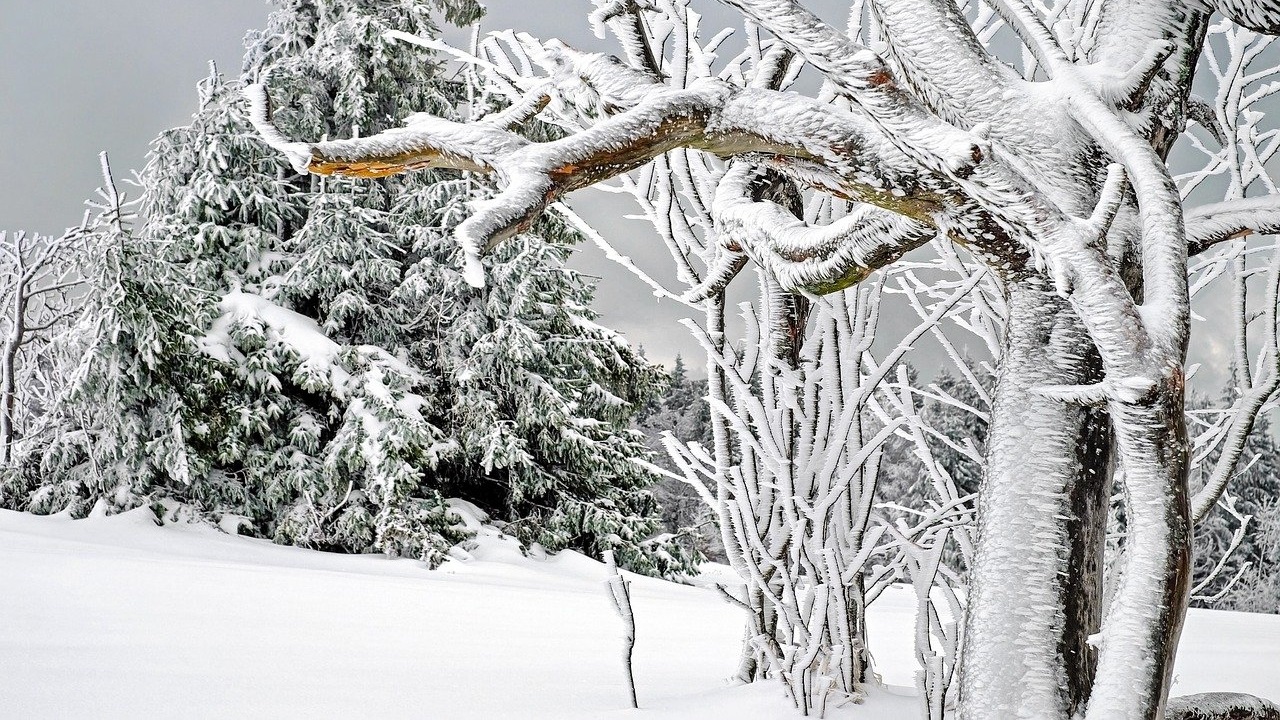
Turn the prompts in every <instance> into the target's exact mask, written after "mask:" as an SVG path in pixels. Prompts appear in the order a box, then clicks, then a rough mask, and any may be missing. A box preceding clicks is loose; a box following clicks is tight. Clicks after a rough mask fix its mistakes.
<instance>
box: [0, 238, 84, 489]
mask: <svg viewBox="0 0 1280 720" xmlns="http://www.w3.org/2000/svg"><path fill="white" fill-rule="evenodd" d="M92 235H93V233H92V231H91V229H90V228H89V226H88V223H87V221H86V223H85V224H82V225H81V226H80V227H77V228H73V229H70V230H68V231H67V232H65V233H64V234H63V235H61V236H59V237H51V236H42V235H39V234H36V233H27V232H22V231H18V232H15V233H12V234H10V233H8V232H0V303H3V315H0V337H2V338H3V342H2V343H0V466H2V467H6V468H7V467H9V465H10V464H11V463H12V462H13V457H14V450H15V446H16V444H17V443H18V441H19V440H20V439H22V438H23V437H24V436H25V435H27V434H28V433H29V432H31V431H32V430H33V429H34V427H35V426H36V425H37V423H38V421H39V418H40V417H41V415H42V414H43V413H44V412H45V411H47V410H48V408H49V406H50V404H51V403H52V402H53V400H54V397H55V396H56V394H57V393H58V392H59V390H60V386H59V383H58V380H59V379H58V378H57V377H55V376H54V374H53V371H54V369H55V366H56V364H57V362H58V358H59V352H60V350H61V349H62V346H61V344H60V343H58V342H57V341H56V338H57V337H59V336H60V335H62V334H63V333H64V332H66V330H67V329H68V328H69V327H70V326H71V325H72V324H73V323H74V322H75V319H76V316H77V315H78V314H79V312H80V311H81V310H82V309H83V307H84V304H85V303H84V293H83V287H82V286H83V283H84V278H83V277H82V276H81V274H80V263H81V262H82V261H83V259H84V251H85V246H86V242H87V241H88V239H89V238H90V237H92Z"/></svg>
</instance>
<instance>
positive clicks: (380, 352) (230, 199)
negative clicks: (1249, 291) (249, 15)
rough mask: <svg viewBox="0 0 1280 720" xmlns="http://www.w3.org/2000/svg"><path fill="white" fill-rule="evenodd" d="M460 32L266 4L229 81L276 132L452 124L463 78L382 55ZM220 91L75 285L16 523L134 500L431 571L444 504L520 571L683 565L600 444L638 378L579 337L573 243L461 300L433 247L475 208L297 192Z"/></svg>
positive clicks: (642, 474) (340, 191) (667, 569)
mask: <svg viewBox="0 0 1280 720" xmlns="http://www.w3.org/2000/svg"><path fill="white" fill-rule="evenodd" d="M478 12H479V6H478V5H477V4H475V3H473V2H458V1H453V2H432V3H422V2H408V1H406V2H392V3H387V2H369V1H367V0H350V1H347V2H336V3H335V2H324V3H318V2H302V1H300V2H293V3H286V4H283V5H282V7H281V8H280V9H279V10H277V11H275V12H274V13H273V14H272V15H271V17H270V19H269V22H268V27H267V29H266V30H265V31H263V32H260V33H253V34H251V35H250V37H249V40H248V51H247V55H246V66H245V74H246V75H247V76H248V77H250V78H271V80H272V82H273V83H275V84H276V85H277V86H278V87H280V88H281V90H282V93H283V94H285V95H286V96H287V98H288V99H289V101H290V105H289V108H287V109H282V110H281V112H280V113H279V114H278V115H277V117H276V120H277V121H278V122H279V123H281V124H282V125H283V126H286V127H289V128H291V130H292V131H295V132H299V133H320V134H331V135H342V136H345V135H353V134H354V135H358V134H360V133H361V132H362V131H363V132H370V133H373V132H379V131H382V130H384V129H386V128H387V127H389V126H391V125H392V124H393V123H394V122H395V121H396V120H397V119H398V118H399V117H400V116H402V115H403V114H404V113H405V112H407V109H408V108H414V109H426V110H430V111H432V112H436V113H447V114H454V113H461V114H456V115H451V116H454V117H457V118H459V119H462V118H464V117H465V112H467V110H466V108H465V107H462V108H461V109H459V110H455V108H456V107H459V106H465V102H466V100H467V98H468V97H469V96H468V89H467V87H466V86H465V84H464V83H460V82H456V81H452V80H449V79H448V78H445V77H444V76H442V75H441V74H440V73H439V70H440V65H439V63H438V62H437V61H436V60H435V59H434V58H433V53H432V52H431V51H428V50H422V49H419V50H415V51H413V52H409V53H404V52H394V53H393V52H389V51H388V50H387V47H388V41H387V40H386V39H385V38H384V35H385V34H386V33H387V32H388V31H389V30H391V29H393V28H396V29H408V30H411V31H413V32H415V33H418V34H420V35H422V36H428V37H429V36H434V35H435V34H437V33H438V32H439V27H438V24H437V23H438V19H439V18H440V16H441V14H443V15H444V18H445V19H446V20H449V21H453V22H466V21H470V20H472V19H474V18H475V17H476V16H477V14H478ZM239 90H240V83H239V82H234V81H228V80H226V79H224V78H223V77H221V76H220V75H219V74H218V73H217V71H216V70H214V71H212V72H211V74H210V77H209V78H207V79H206V80H205V81H203V82H202V83H201V85H200V87H199V99H200V105H199V109H198V111H197V113H196V115H195V116H194V118H193V120H192V123H191V124H189V125H187V126H184V127H180V128H175V129H173V130H171V131H168V132H166V133H164V134H162V135H161V136H160V137H159V138H158V139H157V140H156V141H155V143H154V145H153V147H152V153H151V155H150V160H149V163H148V165H147V168H146V169H145V171H144V172H143V173H142V175H141V179H140V183H141V185H142V188H143V197H142V209H141V210H142V213H141V214H142V216H143V218H144V219H143V221H142V222H140V223H139V224H138V225H137V227H130V226H128V225H125V224H121V225H119V226H118V227H117V228H116V230H115V235H114V236H113V239H112V240H111V243H108V244H112V243H113V245H112V247H113V248H115V249H114V250H113V251H112V252H113V253H116V254H114V255H109V256H108V257H107V259H106V260H105V261H104V262H103V263H102V267H101V268H95V269H94V273H96V274H92V273H91V282H90V285H91V287H92V292H93V295H94V296H95V297H99V298H101V299H100V300H98V301H97V305H96V306H95V307H94V308H93V309H92V310H93V311H92V312H91V313H90V314H91V315H92V316H93V319H92V322H91V323H90V324H89V325H86V327H85V328H83V329H82V330H81V335H82V337H83V338H84V340H83V342H84V362H83V363H82V365H81V366H80V368H79V369H77V370H76V371H75V372H76V373H77V377H78V378H79V381H78V382H79V389H78V390H77V391H76V392H73V393H70V394H69V395H68V397H67V398H66V400H65V402H63V404H62V409H61V411H60V412H61V415H60V417H61V418H62V419H61V422H62V423H63V427H64V428H65V430H66V431H64V432H62V433H60V437H59V438H58V439H57V440H56V441H54V442H51V443H50V444H48V445H46V446H44V447H43V448H40V450H39V453H38V454H39V456H40V457H41V458H42V459H43V469H42V470H41V472H40V474H41V475H42V477H41V478H39V479H38V480H37V482H36V484H37V485H38V488H37V489H36V490H35V491H33V494H32V497H33V498H34V497H36V496H39V497H40V498H42V499H41V500H40V501H39V502H36V501H35V500H34V499H33V500H31V501H30V502H29V503H27V504H28V505H29V506H30V507H32V508H34V509H38V510H40V511H55V510H61V509H63V507H66V506H67V504H68V502H69V499H70V498H75V499H76V501H75V502H73V503H71V504H72V505H73V507H72V510H73V512H74V513H77V514H79V513H83V512H84V511H85V510H86V509H87V506H88V505H92V504H93V503H96V502H101V501H105V502H106V504H107V509H108V510H119V509H124V508H128V507H133V506H137V505H140V504H151V505H153V506H157V507H159V506H164V508H165V510H166V512H183V513H188V514H191V515H194V516H200V517H206V518H210V519H213V520H216V521H219V522H221V524H222V526H223V527H225V528H228V529H230V528H233V527H234V528H239V529H240V530H242V531H245V532H250V533H256V534H261V535H265V536H267V537H271V538H274V539H275V540H276V541H278V542H285V543H290V544H298V545H304V546H309V547H316V548H323V549H332V550H342V551H354V552H368V551H374V550H377V551H383V552H388V553H392V554H397V555H406V556H412V557H420V558H422V559H424V560H427V561H429V562H433V563H434V562H438V561H439V560H441V559H443V557H444V556H445V553H446V552H447V551H448V549H449V548H450V547H451V546H452V545H454V544H456V543H457V542H459V541H461V540H463V539H464V538H465V536H466V532H465V531H464V530H463V529H462V528H461V526H460V525H459V524H458V520H457V518H456V517H454V516H453V515H451V514H450V512H449V509H448V505H447V502H446V500H447V498H449V497H462V498H465V499H468V500H471V501H472V502H474V503H476V504H477V505H480V506H481V507H482V508H484V509H485V510H487V511H488V512H489V513H490V514H491V516H492V518H493V519H494V521H495V522H498V523H499V524H503V525H504V526H505V527H506V528H507V529H508V530H509V531H510V532H512V533H513V534H515V535H517V536H518V537H520V538H521V539H523V540H525V541H527V542H530V543H532V542H537V543H541V544H542V546H543V547H545V548H546V549H548V550H560V549H564V548H574V549H578V550H581V551H584V552H588V553H592V554H594V555H596V556H600V555H601V554H602V553H603V551H604V550H608V549H613V550H615V551H616V554H617V556H618V558H619V560H620V561H621V562H623V563H624V564H626V565H627V566H629V567H631V568H633V569H636V570H640V571H645V572H650V573H654V574H672V573H675V572H680V571H683V570H685V569H687V560H686V558H685V556H684V554H683V553H682V552H681V551H679V549H678V548H677V547H676V546H675V545H674V544H672V543H671V542H669V541H668V540H667V539H666V538H664V537H662V536H661V534H660V532H659V530H660V527H659V521H658V513H657V508H656V506H655V504H654V500H653V498H652V496H651V494H650V492H649V491H648V489H647V488H648V486H650V485H652V484H653V483H654V482H655V480H656V475H654V474H653V473H652V472H651V471H650V470H648V469H646V468H645V466H644V465H643V463H638V462H636V461H637V460H640V459H643V457H644V456H645V454H646V453H645V449H644V446H643V442H642V439H641V437H640V436H639V435H638V434H636V433H633V432H632V431H630V430H629V429H628V424H629V421H630V417H631V415H632V414H633V413H634V411H635V409H636V408H637V407H638V406H639V404H640V403H641V402H643V400H644V399H645V398H646V397H647V396H648V394H649V393H650V392H651V391H652V390H653V388H654V387H655V385H656V382H657V380H658V377H659V374H658V370H657V369H656V368H653V367H651V366H650V365H649V364H648V363H647V362H645V361H644V360H643V359H642V358H641V357H639V356H638V354H637V353H635V351H633V350H632V349H631V348H630V347H629V346H628V345H627V343H626V342H625V341H624V340H623V339H622V338H621V337H619V336H618V335H616V334H615V333H613V332H611V331H609V330H608V329H606V328H603V327H601V326H599V325H598V324H596V323H595V322H594V317H595V316H594V314H593V313H592V311H591V310H590V300H591V287H590V284H589V282H588V281H587V280H586V279H585V278H583V277H581V276H579V275H577V274H574V273H572V272H570V271H568V270H566V269H565V268H564V267H563V262H564V259H565V257H566V253H567V246H568V243H569V242H570V241H571V240H572V239H573V231H572V230H571V229H569V228H567V227H565V226H563V225H555V224H550V223H544V224H540V225H539V226H538V227H536V228H530V232H528V233H527V234H525V235H522V236H521V237H520V239H518V240H517V241H515V242H513V243H512V244H511V245H510V246H509V247H508V248H504V251H503V253H502V260H503V264H502V265H501V271H502V272H504V273H508V274H507V275H505V276H504V277H503V278H502V279H501V281H495V282H493V283H491V284H490V286H489V287H487V288H485V289H483V290H476V289H471V288H469V286H467V284H466V283H465V282H464V281H463V279H462V277H461V276H460V274H459V273H458V272H457V271H456V270H455V269H454V268H455V266H456V263H455V262H454V261H453V256H455V255H457V254H458V249H457V247H456V244H454V243H453V242H452V241H451V240H450V237H451V234H452V227H453V226H454V225H456V224H457V223H458V222H459V220H460V219H461V218H462V217H463V216H464V215H463V212H464V210H463V208H464V206H465V204H466V203H468V202H476V201H480V200H483V199H484V197H485V196H486V195H488V194H492V190H491V189H490V188H488V187H487V186H485V185H484V184H482V183H477V182H475V181H473V180H470V179H465V178H464V179H460V178H459V177H458V176H457V174H456V173H454V174H452V175H451V174H449V173H439V172H437V173H429V174H422V175H417V176H406V177H401V178H389V179H381V180H349V179H342V178H326V179H317V178H314V177H308V176H299V175H297V174H295V173H293V172H292V171H291V170H290V169H289V168H288V166H287V164H285V163H284V162H283V161H282V160H281V159H280V158H279V156H278V154H277V153H275V152H274V151H272V150H271V149H270V148H269V147H267V146H265V145H264V144H263V143H262V142H261V141H260V140H259V139H258V138H257V137H256V136H255V135H254V134H253V133H252V130H251V125H250V123H249V121H248V118H247V112H246V110H247V108H246V106H245V104H244V103H243V101H242V99H241V96H240V91H239ZM470 97H471V99H472V101H473V102H474V103H475V104H476V106H477V107H481V106H484V105H485V103H486V100H485V99H484V98H482V97H479V96H477V95H476V94H475V93H474V92H473V93H472V94H471V96H470ZM88 416H92V417H88ZM72 428H76V429H78V433H77V432H71V429H72ZM51 488H57V491H56V492H54V491H52V490H51Z"/></svg>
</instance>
